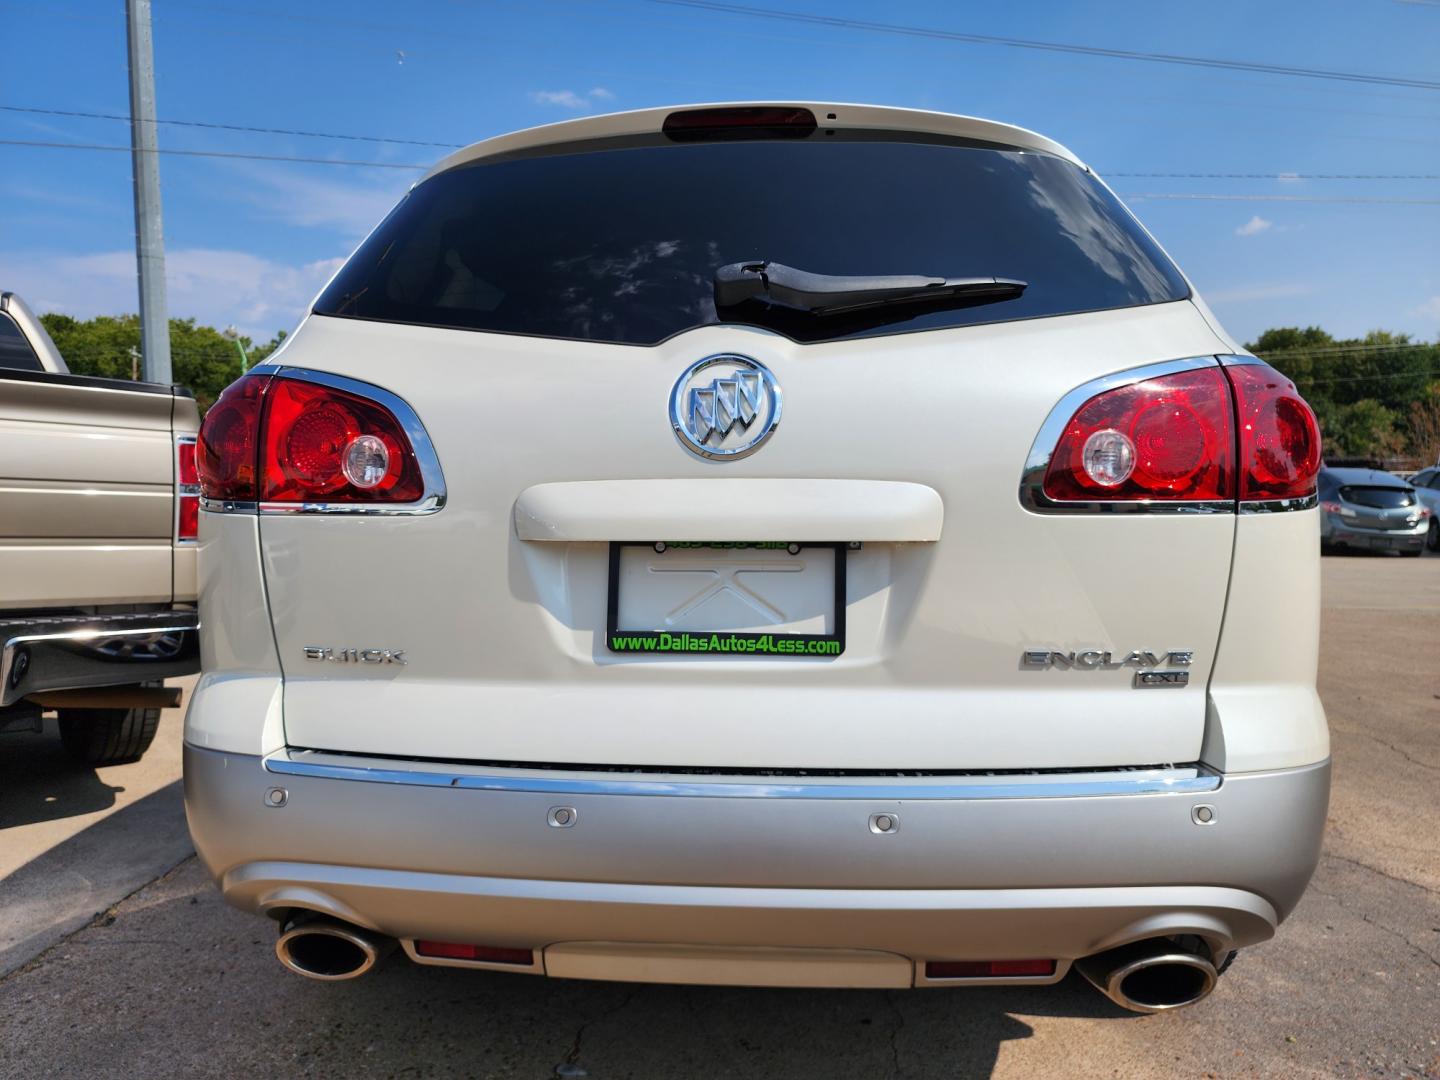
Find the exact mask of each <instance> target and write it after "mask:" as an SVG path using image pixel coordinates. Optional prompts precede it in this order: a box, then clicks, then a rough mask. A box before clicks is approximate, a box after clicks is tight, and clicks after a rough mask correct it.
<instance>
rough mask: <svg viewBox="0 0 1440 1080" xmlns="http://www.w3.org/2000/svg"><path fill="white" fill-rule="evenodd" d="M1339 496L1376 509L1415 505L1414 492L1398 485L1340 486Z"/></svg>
mask: <svg viewBox="0 0 1440 1080" xmlns="http://www.w3.org/2000/svg"><path fill="white" fill-rule="evenodd" d="M1340 498H1342V499H1344V500H1345V501H1346V502H1348V503H1354V504H1355V505H1356V506H1369V507H1372V508H1374V509H1376V510H1395V509H1398V508H1400V507H1403V506H1414V505H1415V493H1414V492H1413V491H1411V490H1410V489H1409V488H1399V487H1342V488H1341V489H1340Z"/></svg>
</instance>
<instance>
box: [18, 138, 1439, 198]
mask: <svg viewBox="0 0 1440 1080" xmlns="http://www.w3.org/2000/svg"><path fill="white" fill-rule="evenodd" d="M0 146H29V147H39V148H43V149H48V150H103V151H111V152H119V153H127V154H128V153H130V150H131V148H130V147H128V146H109V145H105V144H101V143H65V142H42V141H40V140H36V139H0ZM146 152H147V153H155V154H173V155H176V156H178V157H199V158H231V159H240V160H243V161H283V162H290V163H294V164H301V165H344V166H349V167H353V168H370V169H410V170H412V171H418V170H425V169H429V168H430V167H431V166H430V165H428V164H423V163H416V162H404V161H355V160H350V159H344V158H317V157H299V156H295V155H291V154H245V153H239V152H235V151H223V150H177V149H171V148H168V147H160V148H159V149H156V150H153V151H146ZM1110 175H1111V176H1125V175H1140V174H1126V173H1111V174H1110ZM1176 175H1179V174H1176ZM1186 175H1189V176H1193V177H1195V178H1197V179H1198V178H1202V177H1204V178H1212V177H1213V178H1216V179H1219V178H1229V176H1230V175H1231V174H1218V173H1217V174H1202V173H1195V174H1186ZM1267 178H1268V177H1267ZM1277 178H1278V174H1277ZM1326 178H1327V179H1340V177H1338V176H1331V177H1326ZM1346 179H1349V178H1348V177H1347V178H1346ZM1356 179H1359V177H1356ZM1366 179H1396V180H1400V179H1419V177H1410V176H1403V177H1402V176H1385V177H1382V176H1371V177H1366ZM1424 179H1431V178H1430V177H1425V178H1424ZM1121 197H1122V198H1126V199H1184V200H1204V199H1213V200H1223V201H1227V202H1301V203H1352V204H1357V205H1360V204H1368V205H1386V204H1389V205H1395V206H1440V199H1392V198H1371V197H1359V196H1356V197H1334V198H1330V197H1324V196H1318V195H1228V194H1215V193H1206V192H1174V191H1136V192H1122V193H1121Z"/></svg>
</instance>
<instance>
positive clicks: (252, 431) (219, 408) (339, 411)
mask: <svg viewBox="0 0 1440 1080" xmlns="http://www.w3.org/2000/svg"><path fill="white" fill-rule="evenodd" d="M197 461H198V465H199V471H200V478H201V486H202V489H203V490H204V492H205V495H206V496H207V497H209V498H212V499H222V500H230V501H247V502H254V501H260V502H296V503H299V502H325V503H347V502H351V503H361V502H363V503H375V502H395V503H407V502H414V501H415V500H417V499H419V498H420V497H421V496H422V495H423V494H424V491H425V483H424V479H423V477H422V476H421V472H420V464H419V462H418V461H417V460H416V457H415V450H414V448H413V447H412V446H411V444H410V439H409V437H408V436H407V435H406V434H405V429H404V428H403V427H402V426H401V424H400V422H399V420H397V419H396V418H395V416H394V414H393V413H391V412H390V410H389V409H387V408H385V406H383V405H380V404H379V403H377V402H375V401H371V400H370V399H368V398H365V397H362V396H361V395H359V394H354V393H350V392H349V391H346V390H340V389H336V388H334V387H330V386H322V385H320V384H319V383H311V382H304V381H302V380H299V379H290V378H284V377H280V376H276V377H274V378H267V377H265V376H247V377H246V378H243V379H241V380H240V381H239V382H237V383H234V384H233V385H232V386H230V387H229V389H227V390H226V391H225V393H223V394H221V395H220V400H219V401H217V402H216V403H215V405H214V407H213V408H212V409H211V410H210V412H209V413H208V414H207V415H206V417H205V423H204V424H203V425H201V428H200V452H199V455H198V458H197Z"/></svg>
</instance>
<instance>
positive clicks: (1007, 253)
mask: <svg viewBox="0 0 1440 1080" xmlns="http://www.w3.org/2000/svg"><path fill="white" fill-rule="evenodd" d="M1319 456H1320V445H1319V433H1318V430H1317V428H1316V424H1315V418H1314V415H1313V414H1312V413H1311V411H1310V409H1309V407H1308V406H1307V405H1306V404H1305V402H1304V401H1303V400H1302V399H1301V398H1300V397H1299V395H1298V394H1297V393H1296V391H1295V387H1294V386H1293V385H1292V384H1291V383H1290V381H1289V380H1288V379H1286V378H1285V377H1284V376H1283V375H1281V374H1279V373H1278V372H1276V371H1274V370H1272V369H1271V368H1269V367H1267V366H1265V365H1264V364H1262V363H1261V362H1260V361H1259V360H1257V359H1256V358H1255V357H1254V356H1250V355H1247V354H1246V353H1245V352H1244V350H1243V349H1242V348H1241V347H1240V346H1239V345H1238V344H1237V343H1236V342H1235V341H1234V340H1233V339H1231V338H1230V337H1229V336H1228V335H1226V334H1225V332H1224V331H1223V329H1221V327H1220V326H1219V325H1218V324H1217V323H1216V321H1215V319H1214V317H1213V316H1212V315H1211V313H1210V312H1209V311H1208V309H1207V308H1206V307H1205V305H1204V304H1203V303H1202V302H1201V301H1200V299H1199V298H1198V297H1197V296H1196V295H1195V294H1194V292H1193V290H1192V289H1191V286H1190V284H1189V282H1188V281H1186V279H1185V278H1184V276H1183V275H1182V274H1181V273H1180V271H1179V270H1178V269H1177V268H1176V267H1175V265H1174V263H1173V262H1171V260H1170V259H1169V258H1168V256H1166V254H1165V253H1164V252H1163V251H1162V250H1161V249H1160V248H1159V246H1158V245H1157V244H1156V243H1155V241H1154V240H1153V239H1152V238H1151V237H1150V235H1149V234H1148V233H1147V232H1146V231H1145V230H1144V229H1143V228H1142V227H1141V226H1140V224H1139V223H1138V222H1137V221H1136V220H1135V218H1134V217H1132V216H1131V214H1130V212H1129V211H1128V210H1127V209H1126V208H1125V207H1124V206H1123V205H1122V204H1121V203H1120V201H1119V200H1118V199H1117V198H1116V196H1115V195H1114V194H1113V193H1112V192H1111V191H1110V190H1109V189H1108V188H1107V187H1106V186H1105V185H1104V183H1102V182H1101V181H1100V180H1099V179H1098V178H1097V177H1096V176H1095V174H1094V173H1093V172H1092V171H1091V170H1090V169H1089V168H1087V167H1086V166H1085V165H1084V164H1083V163H1082V162H1081V161H1080V160H1079V159H1078V158H1076V156H1075V155H1074V154H1072V153H1071V152H1070V151H1069V150H1067V149H1065V148H1064V147H1063V146H1060V145H1059V144H1058V143H1055V142H1053V141H1051V140H1050V139H1047V138H1045V137H1043V136H1040V135H1037V134H1035V133H1034V132H1030V131H1026V130H1024V129H1022V128H1016V127H1011V126H1009V125H1005V124H998V123H993V122H990V121H985V120H977V119H974V118H970V117H960V116H949V115H943V114H938V113H930V112H917V111H911V110H904V109H889V108H878V107H871V106H856V105H839V104H828V105H826V104H796V103H774V104H758V105H757V104H742V105H733V106H705V107H698V108H685V109H650V110H644V111H640V112H631V113H624V114H619V115H615V116H604V117H595V118H589V119H584V120H577V121H573V122H569V123H562V124H556V125H552V126H549V127H543V128H537V129H534V130H530V131H522V132H518V133H515V134H512V135H506V136H502V137H499V138H495V139H491V140H489V141H488V142H484V143H480V144H477V145H475V146H472V147H470V148H468V149H466V150H462V151H460V152H458V153H456V154H454V155H453V156H451V157H450V158H448V159H447V160H445V161H444V162H442V163H441V164H440V165H439V166H437V167H436V168H435V169H434V170H432V171H431V173H430V174H429V175H428V176H426V177H425V178H424V179H422V180H421V181H420V182H419V183H418V184H416V185H415V187H414V188H413V189H412V190H411V191H410V192H409V194H408V195H407V196H406V197H405V198H404V200H403V201H402V202H401V203H400V204H399V206H397V207H396V209H395V210H394V211H393V212H392V213H391V214H390V215H389V216H388V217H387V218H386V219H385V221H384V222H383V223H382V224H381V225H380V226H379V227H378V228H377V230H376V231H375V233H374V234H373V235H372V236H371V237H370V238H369V239H368V240H367V241H366V242H365V243H364V244H363V245H362V246H361V247H360V248H359V250H358V251H357V252H356V253H355V254H354V256H353V257H352V258H351V259H350V260H349V262H348V263H347V264H346V266H345V267H344V268H343V269H342V270H341V271H340V272H339V273H338V274H337V276H336V277H335V279H334V280H333V282H332V283H331V284H330V285H329V286H328V287H327V288H326V289H325V291H324V292H323V294H322V295H321V296H320V297H319V298H318V299H317V301H316V303H315V305H314V308H313V311H312V313H311V314H310V315H309V316H308V317H307V318H306V320H305V321H304V323H303V324H302V325H301V326H300V328H299V330H298V331H297V332H296V333H295V334H294V335H293V336H292V337H291V338H290V339H289V341H288V342H287V343H286V345H285V346H284V347H283V348H282V349H281V351H280V352H279V353H277V354H275V355H274V356H273V357H271V358H270V361H269V362H268V363H267V364H265V365H263V366H261V367H258V368H255V369H253V370H252V372H251V373H250V374H248V375H247V376H246V377H245V378H243V379H241V380H240V381H238V382H236V383H235V384H233V385H232V386H231V387H230V388H229V389H227V390H226V392H225V394H224V395H223V396H222V397H221V398H220V400H219V401H218V402H217V403H216V405H215V406H214V408H212V409H211V410H210V412H209V413H208V414H207V416H206V419H205V424H204V427H203V429H202V431H201V436H200V450H199V463H200V472H201V481H202V486H203V489H204V499H205V502H204V508H203V510H202V513H201V527H200V542H201V548H200V551H201V581H202V584H201V605H202V608H203V609H204V611H205V618H206V625H207V633H206V635H205V638H204V640H203V642H202V648H203V650H204V674H203V676H202V678H201V681H200V683H199V686H198V688H197V690H196V693H195V696H194V699H193V701H192V703H191V707H190V710H189V713H188V714H187V717H186V748H185V772H186V778H185V790H186V805H187V810H188V814H189V820H190V827H191V832H192V835H193V836H194V839H195V846H196V849H197V850H198V851H199V853H200V856H201V858H202V859H203V860H204V862H205V864H206V866H207V867H208V868H209V870H210V872H211V873H212V874H213V875H214V877H215V880H216V881H217V882H218V883H219V886H220V888H221V890H222V891H223V893H224V896H225V898H226V900H228V901H229V902H230V903H232V904H235V905H237V906H239V907H241V908H244V909H246V910H248V911H252V912H256V913H259V914H262V915H265V916H268V917H269V918H270V919H272V920H273V921H274V922H275V924H276V926H277V927H278V928H279V931H280V933H279V937H278V941H277V952H278V954H279V957H280V959H281V960H282V962H284V963H285V964H286V965H287V966H288V967H289V968H290V969H291V970H293V971H296V972H300V973H302V974H304V975H307V976H310V977H313V978H320V979H343V978H351V977H354V976H356V975H359V974H361V973H363V972H364V971H366V970H368V969H369V968H370V967H371V966H372V964H373V963H374V961H375V959H376V957H377V956H378V955H379V954H380V953H381V952H383V951H384V950H385V948H386V947H387V946H393V945H394V944H395V943H396V942H397V941H398V943H399V944H400V946H401V947H403V949H404V952H405V954H406V955H407V956H409V957H410V959H411V960H413V961H414V962H416V963H420V964H440V965H448V966H452V967H467V968H474V969H485V970H490V971H511V972H519V973H525V974H531V975H550V976H559V977H569V978H603V979H619V980H641V981H659V982H700V983H740V984H751V985H789V986H794V985H807V986H877V987H878V986H891V987H893V986H926V987H956V986H974V985H996V984H1017V985H1034V984H1046V983H1053V982H1056V981H1057V980H1059V979H1061V978H1062V977H1064V976H1065V974H1066V973H1067V972H1068V971H1069V970H1070V969H1071V968H1072V967H1074V968H1077V969H1078V970H1080V971H1081V972H1083V973H1084V975H1085V976H1086V977H1087V978H1089V979H1090V980H1091V981H1093V982H1094V983H1095V984H1096V985H1097V986H1099V987H1100V988H1101V989H1102V990H1103V991H1104V992H1105V993H1107V994H1108V995H1110V996H1111V997H1112V998H1113V999H1114V1000H1115V1001H1117V1002H1120V1003H1121V1004H1123V1005H1124V1006H1126V1007H1127V1008H1133V1009H1138V1010H1141V1011H1158V1010H1161V1009H1167V1008H1174V1007H1177V1006H1180V1005H1185V1004H1189V1003H1190V1002H1193V1001H1197V1000H1199V999H1200V998H1202V997H1204V996H1205V995H1206V994H1207V993H1209V992H1210V989H1211V988H1212V987H1213V986H1214V984H1215V979H1216V976H1217V974H1218V973H1219V972H1220V971H1221V970H1223V968H1224V966H1225V964H1226V961H1227V959H1228V958H1229V956H1230V955H1231V953H1232V952H1233V951H1234V950H1235V949H1238V948H1240V947H1242V946H1247V945H1251V944H1255V943H1257V942H1260V941H1263V940H1265V939H1267V938H1269V937H1270V936H1271V935H1272V934H1273V933H1274V932H1275V928H1276V926H1277V925H1278V924H1279V923H1280V921H1281V920H1282V919H1283V918H1285V916H1286V915H1287V914H1288V913H1289V912H1290V911H1291V910H1292V909H1293V908H1294V906H1295V904H1296V902H1297V901H1298V900H1299V898H1300V896H1301V894H1302V892H1303V891H1304V889H1305V886H1306V883H1307V882H1308V880H1309V877H1310V874H1311V872H1312V870H1313V869H1314V866H1315V862H1316V859H1317V858H1318V853H1319V844H1320V837H1321V832H1322V829H1323V828H1324V822H1325V809H1326V801H1327V796H1328V791H1329V738H1328V733H1327V729H1326V724H1325V715H1324V712H1323V710H1322V708H1321V705H1320V701H1319V698H1318V697H1317V695H1316V692H1315V668H1316V660H1317V655H1318V624H1319V565H1320V564H1319V544H1318V543H1317V533H1318V521H1317V512H1316V509H1315V472H1316V470H1317V468H1318V467H1319ZM977 511H978V512H977ZM977 522H983V523H984V524H983V527H978V526H977V524H976V523H977Z"/></svg>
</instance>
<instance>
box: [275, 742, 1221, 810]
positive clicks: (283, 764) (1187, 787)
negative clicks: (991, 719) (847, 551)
mask: <svg viewBox="0 0 1440 1080" xmlns="http://www.w3.org/2000/svg"><path fill="white" fill-rule="evenodd" d="M347 757H349V755H335V754H324V753H320V752H317V751H313V750H295V749H286V750H280V751H276V752H275V753H273V754H270V755H269V756H267V757H265V758H264V759H263V761H264V766H265V769H266V771H267V772H271V773H275V774H277V775H282V776H301V777H311V778H316V779H324V780H352V781H360V782H364V783H376V784H401V785H407V786H412V787H438V788H453V789H461V790H472V791H474V790H479V791H513V792H530V793H542V794H546V795H647V796H680V797H685V798H729V799H869V800H879V801H895V800H901V799H1041V798H1044V799H1057V798H1064V799H1074V798H1088V797H1093V796H1103V795H1158V794H1167V793H1169V794H1190V795H1193V794H1198V793H1203V792H1212V791H1215V790H1217V789H1218V788H1219V787H1220V784H1221V779H1222V778H1221V776H1220V774H1219V773H1217V772H1215V771H1213V770H1211V769H1209V768H1207V767H1206V766H1204V765H1187V766H1181V767H1177V768H1170V769H1143V770H1116V771H1108V772H1107V771H1100V772H1095V771H1091V772H1076V773H1064V774H1036V775H1026V776H994V775H989V776H985V775H979V776H953V777H943V778H930V779H926V778H915V779H911V780H904V781H897V780H895V779H894V778H889V777H879V778H877V779H876V780H874V781H872V782H870V783H856V782H853V781H852V782H844V781H843V780H842V781H839V782H825V781H813V782H792V783H785V782H783V781H782V780H781V779H780V778H776V777H756V778H754V779H751V780H746V779H744V778H742V777H740V776H734V775H731V776H727V777H724V778H719V779H716V780H695V779H693V778H690V777H673V778H667V779H640V778H636V777H633V776H618V775H616V774H613V773H612V774H608V775H605V774H600V775H597V776H576V775H573V774H572V775H561V776H546V775H537V774H536V773H535V771H533V770H518V769H517V770H504V769H497V768H494V767H481V766H465V765H449V764H441V763H429V762H411V761H395V760H390V759H385V758H372V757H353V758H350V761H351V762H353V763H345V761H344V759H345V758H347ZM361 762H363V763H366V764H360V763H361Z"/></svg>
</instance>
